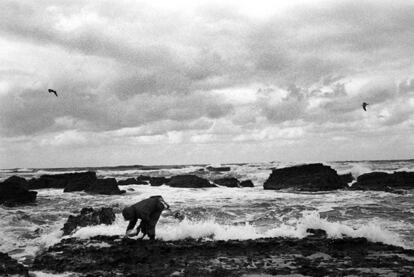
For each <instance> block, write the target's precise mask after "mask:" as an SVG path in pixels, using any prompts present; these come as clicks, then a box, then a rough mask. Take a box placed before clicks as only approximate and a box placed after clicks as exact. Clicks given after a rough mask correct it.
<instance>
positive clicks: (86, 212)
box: [62, 207, 115, 235]
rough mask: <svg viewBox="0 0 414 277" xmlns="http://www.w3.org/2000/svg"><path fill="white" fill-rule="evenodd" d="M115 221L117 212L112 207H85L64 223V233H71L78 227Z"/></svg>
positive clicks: (107, 223) (109, 223)
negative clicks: (95, 208) (97, 208)
mask: <svg viewBox="0 0 414 277" xmlns="http://www.w3.org/2000/svg"><path fill="white" fill-rule="evenodd" d="M114 221H115V213H114V211H113V209H112V208H101V209H99V210H94V209H93V208H91V207H86V208H83V209H82V210H81V212H80V215H77V216H73V215H70V216H69V218H68V220H67V221H66V223H65V224H64V225H63V228H62V231H63V235H69V234H71V233H72V232H73V231H74V230H75V229H76V228H78V227H85V226H90V225H99V224H106V225H111V224H112V223H113V222H114Z"/></svg>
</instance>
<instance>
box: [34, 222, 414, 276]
mask: <svg viewBox="0 0 414 277" xmlns="http://www.w3.org/2000/svg"><path fill="white" fill-rule="evenodd" d="M308 231H309V232H312V233H313V234H311V235H309V236H308V237H305V238H303V239H295V238H266V239H256V240H244V241H238V240H230V241H197V240H181V241H147V240H144V241H141V240H134V239H129V238H123V237H119V236H112V237H106V236H97V237H94V238H91V239H88V240H78V239H75V238H69V239H65V240H62V241H61V242H60V243H58V244H56V245H54V246H52V247H50V248H49V249H48V250H47V251H46V252H44V253H42V254H40V255H38V256H37V257H36V259H35V261H34V263H33V266H32V268H31V270H36V271H48V272H53V273H62V272H66V271H69V272H75V273H80V274H81V275H82V276H242V275H244V276H249V275H251V276H254V275H253V274H270V275H277V274H281V275H288V274H302V275H305V276H347V275H352V276H381V275H382V276H410V274H412V272H414V250H406V249H403V248H400V247H396V246H390V245H385V244H382V243H373V242H369V241H367V240H366V239H364V238H343V239H329V238H326V236H325V233H324V231H322V230H308ZM256 276H257V275H256Z"/></svg>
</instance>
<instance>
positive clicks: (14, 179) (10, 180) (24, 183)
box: [4, 175, 29, 189]
mask: <svg viewBox="0 0 414 277" xmlns="http://www.w3.org/2000/svg"><path fill="white" fill-rule="evenodd" d="M4 182H8V183H14V184H17V185H20V186H22V187H24V188H26V189H29V182H28V181H27V180H26V179H25V178H22V177H19V176H16V175H13V176H11V177H9V178H7V179H6V180H4Z"/></svg>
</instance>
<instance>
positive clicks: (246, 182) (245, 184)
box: [240, 180, 254, 188]
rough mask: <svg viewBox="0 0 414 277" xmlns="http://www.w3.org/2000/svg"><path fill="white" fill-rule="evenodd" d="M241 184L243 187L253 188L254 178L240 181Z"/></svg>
mask: <svg viewBox="0 0 414 277" xmlns="http://www.w3.org/2000/svg"><path fill="white" fill-rule="evenodd" d="M240 186H241V187H242V188H252V187H254V184H253V182H252V180H244V181H241V182H240Z"/></svg>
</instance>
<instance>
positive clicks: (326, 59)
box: [0, 0, 414, 168]
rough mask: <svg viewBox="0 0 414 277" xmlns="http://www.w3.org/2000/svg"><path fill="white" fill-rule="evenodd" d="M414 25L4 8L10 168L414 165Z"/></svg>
mask: <svg viewBox="0 0 414 277" xmlns="http://www.w3.org/2000/svg"><path fill="white" fill-rule="evenodd" d="M413 15H414V1H394V0H393V1H391V0H390V1H360V0H358V1H292V0H286V1H260V0H254V1H241V0H234V1H191V0H188V1H154V0H151V1H132V0H131V1H95V0H93V1H92V0H70V1H69V0H67V1H58V0H55V1H52V0H36V1H35V0H33V1H8V0H2V1H1V3H0V167H1V168H12V167H60V166H99V165H117V164H181V163H222V162H223V163H224V162H258V161H273V160H280V161H327V160H360V159H403V158H414V157H413V155H412V154H413V153H414V60H413V57H414V16H413ZM48 88H53V89H55V90H57V92H58V93H59V97H55V96H54V95H52V94H49V93H48V92H47V89H48ZM364 101H365V102H368V103H369V104H370V105H369V106H368V111H367V112H364V111H363V110H362V108H361V103H362V102H364Z"/></svg>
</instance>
